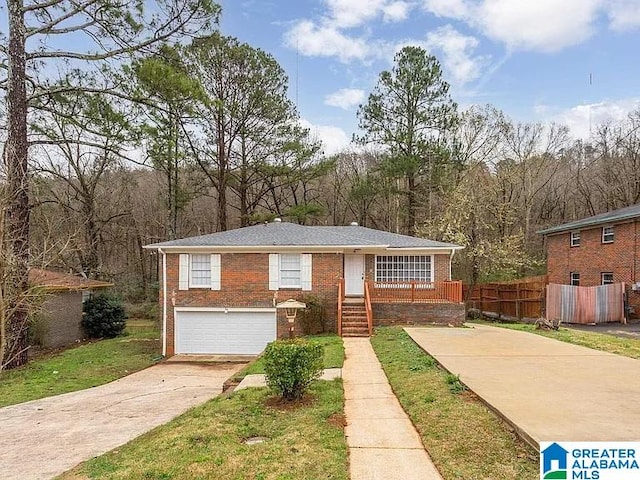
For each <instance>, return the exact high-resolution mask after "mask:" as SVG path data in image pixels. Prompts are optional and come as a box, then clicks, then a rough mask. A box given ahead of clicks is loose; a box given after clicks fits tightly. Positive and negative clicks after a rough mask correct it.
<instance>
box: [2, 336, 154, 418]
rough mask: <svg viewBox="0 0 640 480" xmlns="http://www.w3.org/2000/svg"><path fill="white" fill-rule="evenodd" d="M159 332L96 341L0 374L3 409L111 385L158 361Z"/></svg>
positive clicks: (46, 356) (49, 355)
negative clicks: (61, 394) (17, 404)
mask: <svg viewBox="0 0 640 480" xmlns="http://www.w3.org/2000/svg"><path fill="white" fill-rule="evenodd" d="M159 351H160V340H159V333H158V331H157V330H151V329H147V330H140V331H136V332H135V333H131V334H129V335H125V336H122V337H117V338H112V339H109V340H100V341H93V342H90V343H85V344H83V345H80V346H78V347H75V348H70V349H68V350H64V351H62V352H57V353H52V354H47V355H44V356H42V357H40V358H37V359H34V360H32V361H30V362H29V363H28V364H27V365H26V366H24V367H20V368H16V369H13V370H6V371H4V372H2V373H1V374H0V407H4V406H7V405H13V404H16V403H21V402H26V401H29V400H36V399H38V398H44V397H49V396H51V395H58V394H60V393H67V392H74V391H77V390H83V389H85V388H89V387H95V386H97V385H102V384H104V383H109V382H111V381H113V380H116V379H118V378H120V377H124V376H126V375H129V374H130V373H133V372H135V371H138V370H142V369H143V368H146V367H148V366H149V365H152V364H153V363H154V359H158V358H159Z"/></svg>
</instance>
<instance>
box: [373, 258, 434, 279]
mask: <svg viewBox="0 0 640 480" xmlns="http://www.w3.org/2000/svg"><path fill="white" fill-rule="evenodd" d="M412 280H414V281H419V282H432V281H433V258H432V256H431V255H377V256H376V282H381V283H384V282H410V281H412Z"/></svg>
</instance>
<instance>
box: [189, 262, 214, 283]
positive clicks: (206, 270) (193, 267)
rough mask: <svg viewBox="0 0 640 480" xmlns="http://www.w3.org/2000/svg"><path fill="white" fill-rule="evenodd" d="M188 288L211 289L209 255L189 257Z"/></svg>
mask: <svg viewBox="0 0 640 480" xmlns="http://www.w3.org/2000/svg"><path fill="white" fill-rule="evenodd" d="M189 287H192V288H200V287H202V288H210V287H211V255H209V254H192V255H190V256H189Z"/></svg>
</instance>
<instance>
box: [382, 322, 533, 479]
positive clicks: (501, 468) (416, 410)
mask: <svg viewBox="0 0 640 480" xmlns="http://www.w3.org/2000/svg"><path fill="white" fill-rule="evenodd" d="M371 343H372V345H373V348H374V350H375V352H376V355H377V356H378V359H379V360H380V363H382V366H383V368H384V371H385V373H386V374H387V377H388V379H389V382H390V384H391V387H392V388H393V391H394V392H395V394H396V396H397V397H398V399H399V400H400V403H401V404H402V407H403V408H404V410H405V411H406V412H407V414H408V415H409V417H410V418H411V420H412V422H413V423H414V425H415V426H416V428H417V430H418V432H419V433H420V436H421V437H422V442H423V443H424V446H425V448H426V449H427V451H428V452H429V455H430V456H431V458H432V460H433V462H434V463H435V465H436V466H437V468H438V470H439V471H440V473H441V474H442V476H443V478H444V479H445V480H453V479H461V480H476V479H477V480H480V479H510V480H516V479H518V480H529V479H537V478H539V471H538V469H539V466H538V455H537V452H535V451H534V450H532V449H531V447H529V446H528V445H527V444H526V443H525V442H524V441H522V440H521V439H520V438H519V437H517V436H516V435H515V433H514V432H513V431H512V430H511V429H510V428H509V427H508V426H507V425H506V424H505V423H504V422H502V420H500V419H499V418H498V417H497V416H496V415H495V414H494V413H493V412H491V411H490V410H489V409H488V408H487V407H486V406H485V405H484V404H483V403H482V402H481V401H480V400H479V399H478V398H477V397H476V396H475V395H474V394H473V393H472V392H470V391H467V390H465V389H464V387H463V385H462V384H461V383H460V382H459V381H458V379H457V377H456V376H454V375H450V374H448V373H447V372H446V371H445V370H443V369H441V368H439V367H438V365H437V363H436V361H435V360H434V359H433V358H432V357H431V356H429V355H427V354H426V353H425V352H424V351H423V350H422V349H421V348H420V347H419V346H418V345H417V344H416V343H415V342H414V341H413V340H412V339H411V337H409V335H407V333H406V332H405V331H404V330H402V328H399V327H386V328H378V329H376V332H375V335H374V337H373V338H372V339H371Z"/></svg>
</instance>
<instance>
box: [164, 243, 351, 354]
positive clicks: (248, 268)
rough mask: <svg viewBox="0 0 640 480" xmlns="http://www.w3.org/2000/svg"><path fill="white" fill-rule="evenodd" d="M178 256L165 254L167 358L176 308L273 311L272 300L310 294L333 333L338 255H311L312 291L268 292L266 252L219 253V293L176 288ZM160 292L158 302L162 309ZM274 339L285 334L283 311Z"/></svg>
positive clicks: (280, 313)
mask: <svg viewBox="0 0 640 480" xmlns="http://www.w3.org/2000/svg"><path fill="white" fill-rule="evenodd" d="M179 257H180V256H179V255H178V254H168V255H167V295H168V298H169V302H168V305H167V355H173V353H174V312H173V306H176V307H185V306H189V307H229V308H232V307H233V308H239V307H252V308H273V303H274V300H275V301H276V302H282V301H284V300H287V299H289V298H294V299H301V298H302V297H305V296H308V295H313V296H316V297H318V298H319V299H320V300H321V301H323V302H324V306H325V312H326V314H325V328H327V329H328V330H334V331H335V330H336V317H337V298H338V286H337V285H338V282H339V280H340V277H341V276H342V255H341V254H335V253H322V254H313V261H312V262H313V263H312V282H311V283H312V290H310V291H302V290H300V289H280V290H277V291H274V290H269V255H268V254H266V253H223V254H221V256H220V260H221V274H220V285H221V288H220V290H211V289H208V288H191V289H189V290H179V289H178V276H179V273H178V270H179V261H180V260H179ZM162 301H163V299H162V293H161V295H160V302H161V306H162ZM277 318H278V321H277V326H278V327H277V332H278V337H279V338H280V337H286V336H287V335H288V332H289V327H288V324H287V320H286V317H285V315H284V312H279V313H278V317H277Z"/></svg>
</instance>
